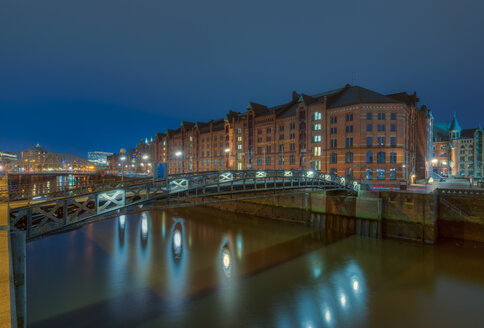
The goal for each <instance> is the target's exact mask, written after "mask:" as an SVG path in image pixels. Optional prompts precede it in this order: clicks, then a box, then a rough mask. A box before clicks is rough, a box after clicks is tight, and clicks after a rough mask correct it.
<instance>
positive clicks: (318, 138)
mask: <svg viewBox="0 0 484 328" xmlns="http://www.w3.org/2000/svg"><path fill="white" fill-rule="evenodd" d="M313 142H321V136H320V135H317V136H313Z"/></svg>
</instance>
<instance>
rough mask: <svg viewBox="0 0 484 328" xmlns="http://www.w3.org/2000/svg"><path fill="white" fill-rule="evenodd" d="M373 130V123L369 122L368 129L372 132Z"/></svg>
mask: <svg viewBox="0 0 484 328" xmlns="http://www.w3.org/2000/svg"><path fill="white" fill-rule="evenodd" d="M372 130H373V125H371V124H368V125H367V126H366V131H368V132H371V131H372Z"/></svg>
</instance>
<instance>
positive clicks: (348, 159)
mask: <svg viewBox="0 0 484 328" xmlns="http://www.w3.org/2000/svg"><path fill="white" fill-rule="evenodd" d="M345 162H346V163H353V152H351V151H349V152H347V153H346V154H345Z"/></svg>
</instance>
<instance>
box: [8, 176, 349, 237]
mask: <svg viewBox="0 0 484 328" xmlns="http://www.w3.org/2000/svg"><path fill="white" fill-rule="evenodd" d="M297 188H319V189H325V190H344V191H346V192H351V193H356V192H358V190H359V184H357V183H355V182H354V181H352V180H349V179H345V178H342V177H338V176H333V175H329V174H323V173H319V172H312V171H282V170H277V171H276V170H253V171H219V172H210V173H207V174H199V175H184V176H182V175H177V176H170V177H168V178H167V179H163V180H151V181H149V182H146V181H143V182H138V183H132V184H127V183H125V184H117V185H114V186H113V188H110V189H104V190H97V191H93V192H88V193H84V194H79V195H73V196H68V197H61V198H56V199H52V200H46V201H42V202H36V203H32V204H30V205H29V206H23V207H18V208H13V209H10V211H9V216H10V220H11V226H12V227H15V228H17V229H21V230H26V231H27V237H28V238H32V237H36V236H40V235H42V234H45V233H48V232H50V231H54V230H58V229H60V228H63V227H65V226H67V225H71V224H76V223H79V222H81V221H85V220H87V219H89V218H92V217H95V216H98V215H102V214H107V213H110V212H113V213H114V211H116V210H119V209H121V208H124V207H128V206H132V205H136V204H141V203H144V202H148V201H151V200H161V199H166V200H170V198H171V199H173V198H175V197H177V198H196V197H208V196H214V195H220V194H230V193H236V192H247V191H264V190H284V189H297Z"/></svg>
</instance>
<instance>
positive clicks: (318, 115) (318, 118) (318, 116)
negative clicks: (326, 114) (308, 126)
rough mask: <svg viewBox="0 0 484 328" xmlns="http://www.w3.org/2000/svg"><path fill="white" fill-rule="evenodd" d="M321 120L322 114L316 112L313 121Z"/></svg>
mask: <svg viewBox="0 0 484 328" xmlns="http://www.w3.org/2000/svg"><path fill="white" fill-rule="evenodd" d="M320 119H321V113H320V112H314V114H313V121H318V120H320Z"/></svg>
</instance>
